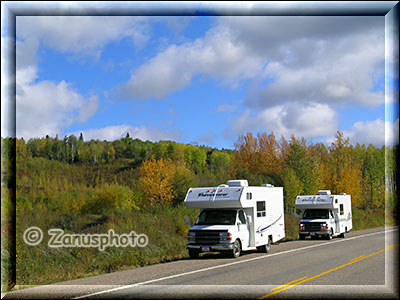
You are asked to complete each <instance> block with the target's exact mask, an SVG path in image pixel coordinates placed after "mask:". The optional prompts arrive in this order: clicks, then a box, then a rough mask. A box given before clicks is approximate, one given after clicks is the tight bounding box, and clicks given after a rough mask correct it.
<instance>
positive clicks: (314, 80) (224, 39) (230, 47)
mask: <svg viewBox="0 0 400 300" xmlns="http://www.w3.org/2000/svg"><path fill="white" fill-rule="evenodd" d="M384 26H385V24H384V19H383V18H380V17H333V16H332V17H326V16H325V17H256V16H251V17H237V16H235V17H221V18H219V19H218V22H217V25H216V26H214V27H213V28H211V29H210V30H209V31H208V32H207V33H206V34H205V36H204V37H203V38H198V39H196V40H195V41H193V42H190V43H184V44H181V45H170V46H169V47H168V48H167V49H165V50H164V51H162V52H160V53H158V54H157V55H156V56H154V57H153V58H151V59H150V60H149V61H148V62H147V63H145V64H143V65H141V66H140V67H139V68H137V69H136V70H134V71H133V73H132V76H131V78H130V80H129V81H128V82H127V83H126V84H124V85H122V86H120V87H119V88H118V89H117V91H118V92H119V96H120V97H121V98H123V99H146V98H163V97H165V96H167V95H168V94H171V93H173V92H175V91H177V90H181V89H183V88H185V87H187V86H188V85H190V83H191V82H192V81H193V79H194V78H195V77H196V76H210V77H212V78H214V79H216V80H217V81H220V82H223V83H230V84H233V85H237V84H240V83H241V82H242V81H243V80H248V79H250V80H252V84H251V85H250V86H251V88H250V89H249V90H248V93H247V99H246V102H245V104H246V105H247V106H249V107H258V108H260V107H270V106H274V105H277V104H280V103H282V102H298V101H304V102H319V103H327V104H330V105H337V104H341V103H348V102H354V103H357V104H359V105H361V106H366V107H376V106H378V105H380V104H382V103H383V102H384V95H383V92H382V91H377V90H374V88H375V84H376V82H377V81H378V80H379V79H381V77H382V76H383V71H384V55H385V53H384ZM266 80H267V81H268V82H269V84H267V85H266V84H265V82H266ZM154 86H157V89H155V88H154Z"/></svg>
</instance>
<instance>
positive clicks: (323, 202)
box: [296, 190, 353, 239]
mask: <svg viewBox="0 0 400 300" xmlns="http://www.w3.org/2000/svg"><path fill="white" fill-rule="evenodd" d="M296 208H297V209H300V210H301V220H300V223H299V237H300V239H305V237H306V236H311V237H321V236H324V237H326V238H328V239H332V237H335V236H340V237H342V238H344V237H345V234H346V232H349V231H350V230H351V229H352V228H353V222H352V213H351V196H350V195H346V194H345V193H342V194H340V195H331V191H330V190H320V191H318V193H317V195H309V196H297V198H296Z"/></svg>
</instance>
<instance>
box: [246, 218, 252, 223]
mask: <svg viewBox="0 0 400 300" xmlns="http://www.w3.org/2000/svg"><path fill="white" fill-rule="evenodd" d="M251 222H252V221H251V216H247V223H249V224H251Z"/></svg>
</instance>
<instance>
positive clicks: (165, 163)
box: [140, 158, 175, 206]
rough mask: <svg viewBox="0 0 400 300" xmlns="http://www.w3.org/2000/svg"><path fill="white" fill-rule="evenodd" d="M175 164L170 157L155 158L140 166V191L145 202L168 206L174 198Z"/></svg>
mask: <svg viewBox="0 0 400 300" xmlns="http://www.w3.org/2000/svg"><path fill="white" fill-rule="evenodd" d="M174 174H175V166H174V164H173V163H172V162H171V160H169V159H166V160H165V159H162V158H161V159H159V160H156V159H154V158H152V159H150V160H146V161H144V162H143V163H142V165H141V166H140V191H141V193H142V196H143V199H144V202H145V203H144V204H147V205H160V206H168V205H170V204H171V202H172V199H173V198H174V193H173V176H174Z"/></svg>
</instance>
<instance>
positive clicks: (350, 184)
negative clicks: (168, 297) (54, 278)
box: [2, 131, 397, 213]
mask: <svg viewBox="0 0 400 300" xmlns="http://www.w3.org/2000/svg"><path fill="white" fill-rule="evenodd" d="M9 142H10V139H3V138H2V157H7V155H9V154H7V149H11V148H10V147H11V145H7V143H9ZM396 152H397V146H396V147H393V148H391V147H386V146H383V147H382V148H376V147H375V146H373V145H372V144H371V145H368V146H366V145H359V144H356V145H355V146H353V145H351V144H350V141H349V139H348V138H346V137H344V135H343V133H342V132H340V131H338V132H337V134H336V137H335V140H334V142H333V143H332V144H331V145H329V146H326V145H325V144H323V143H315V144H309V143H308V142H307V141H306V140H305V139H298V138H295V137H294V136H292V137H291V139H290V140H286V139H285V138H284V137H281V139H280V141H279V142H278V141H277V139H276V138H275V136H274V134H273V133H271V134H267V133H258V134H257V135H256V136H254V135H253V134H252V133H247V134H246V135H242V136H240V137H239V138H238V140H237V142H236V143H235V149H234V150H230V149H222V150H218V149H215V148H211V147H207V146H194V145H186V144H179V143H176V142H172V141H160V142H156V143H153V142H149V141H146V142H144V141H141V140H139V139H132V138H130V137H129V133H128V134H127V136H126V137H125V138H122V139H119V140H115V141H113V142H109V141H98V140H90V141H84V137H83V135H82V134H81V135H80V136H79V138H77V137H75V136H74V135H70V136H68V137H67V136H65V137H64V139H58V137H57V136H56V137H55V138H51V137H49V136H46V137H45V138H35V139H29V140H28V141H25V140H24V139H16V172H17V173H16V193H17V204H18V208H20V209H33V208H35V209H53V210H54V209H61V210H62V209H66V210H68V209H69V210H70V212H71V213H81V212H85V211H93V209H107V208H112V207H116V208H119V207H126V208H136V209H139V208H143V207H145V206H148V205H151V206H153V205H159V206H169V205H173V206H176V205H178V204H179V203H181V202H183V200H184V197H185V194H186V191H187V189H188V188H189V187H194V186H217V185H218V184H221V183H225V182H226V181H227V180H229V179H241V178H242V179H248V181H249V184H250V185H260V184H262V183H270V184H273V185H275V186H283V187H284V191H285V210H286V212H287V213H289V212H294V200H295V197H296V196H297V195H301V194H308V195H310V194H315V193H316V192H317V190H319V189H330V190H331V191H332V193H341V192H345V193H347V194H350V195H351V196H352V203H353V206H355V207H358V208H364V209H365V208H382V207H383V206H384V204H385V197H384V195H385V178H386V191H387V194H388V193H389V196H390V198H391V199H392V200H393V201H394V193H393V188H394V183H395V182H396V180H395V179H396V178H395V176H396V174H395V169H396V166H395V163H396V161H395V157H396ZM2 163H3V161H2ZM385 166H386V168H385ZM2 172H3V177H5V178H6V177H7V175H6V174H4V172H7V168H3V166H2ZM71 201H72V202H73V203H70V202H71ZM70 204H71V205H70ZM393 204H394V203H393Z"/></svg>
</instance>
